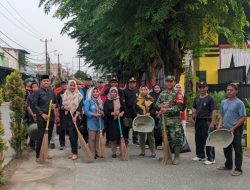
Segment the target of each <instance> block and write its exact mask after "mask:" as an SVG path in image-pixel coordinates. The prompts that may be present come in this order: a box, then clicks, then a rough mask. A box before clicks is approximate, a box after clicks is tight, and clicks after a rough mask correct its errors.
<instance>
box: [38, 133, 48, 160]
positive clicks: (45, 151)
mask: <svg viewBox="0 0 250 190" xmlns="http://www.w3.org/2000/svg"><path fill="white" fill-rule="evenodd" d="M48 151H49V144H48V131H47V130H46V131H45V133H44V136H43V142H42V146H41V150H40V154H39V162H40V163H41V164H44V163H46V161H47V158H48Z"/></svg>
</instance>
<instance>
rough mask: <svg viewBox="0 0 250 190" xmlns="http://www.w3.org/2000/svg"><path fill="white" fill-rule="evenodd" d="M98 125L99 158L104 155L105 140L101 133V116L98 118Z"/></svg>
mask: <svg viewBox="0 0 250 190" xmlns="http://www.w3.org/2000/svg"><path fill="white" fill-rule="evenodd" d="M99 126H100V134H99V142H98V156H99V157H100V158H104V157H105V142H104V138H103V134H102V123H101V118H99Z"/></svg>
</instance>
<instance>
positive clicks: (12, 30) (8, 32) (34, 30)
mask: <svg viewBox="0 0 250 190" xmlns="http://www.w3.org/2000/svg"><path fill="white" fill-rule="evenodd" d="M38 5H39V0H0V23H1V24H0V40H1V41H0V46H3V47H8V46H10V47H13V48H17V49H24V48H25V49H26V50H27V51H28V52H29V53H30V55H29V56H28V57H29V59H28V60H29V62H30V65H31V66H32V65H34V64H38V63H45V54H44V52H45V43H44V42H41V41H40V39H42V40H44V39H46V38H47V39H48V40H50V39H52V41H49V42H48V52H51V53H50V54H49V55H50V58H51V62H52V63H57V56H56V55H55V54H56V53H59V54H61V55H60V62H61V63H62V64H63V65H64V67H65V68H66V64H67V63H68V66H69V69H70V72H72V70H73V72H75V71H77V70H78V59H77V58H75V57H76V56H77V49H78V45H77V43H76V41H75V40H74V39H70V38H69V37H68V36H67V35H66V34H64V35H61V33H60V32H61V29H62V28H63V26H64V22H66V21H61V20H59V19H58V18H55V17H53V12H52V13H50V14H49V15H46V14H45V13H44V10H43V7H40V8H39V7H38ZM6 36H7V37H6ZM2 40H4V42H3V41H2ZM13 41H14V42H13ZM15 42H16V43H18V44H19V45H17V44H16V43H15ZM6 43H7V44H8V45H6ZM20 45H21V46H20ZM23 47H24V48H23ZM54 50H57V52H53V51H54ZM38 53H39V54H38ZM82 62H84V61H83V60H82ZM86 69H87V66H85V65H84V63H83V65H82V67H81V70H84V71H86Z"/></svg>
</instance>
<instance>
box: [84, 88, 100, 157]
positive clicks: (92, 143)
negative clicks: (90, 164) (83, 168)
mask: <svg viewBox="0 0 250 190" xmlns="http://www.w3.org/2000/svg"><path fill="white" fill-rule="evenodd" d="M84 113H85V114H86V116H87V128H88V134H89V141H88V142H89V148H90V151H91V152H92V154H93V156H94V157H95V159H96V158H97V157H98V155H97V151H98V142H99V137H100V130H103V119H102V116H103V103H102V100H101V98H100V93H99V91H98V89H97V88H95V87H94V88H92V89H91V98H90V99H87V100H86V101H85V102H84Z"/></svg>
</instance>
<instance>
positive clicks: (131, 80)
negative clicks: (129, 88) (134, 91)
mask: <svg viewBox="0 0 250 190" xmlns="http://www.w3.org/2000/svg"><path fill="white" fill-rule="evenodd" d="M128 82H136V79H135V78H134V77H131V78H130V79H129V81H128Z"/></svg>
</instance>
